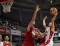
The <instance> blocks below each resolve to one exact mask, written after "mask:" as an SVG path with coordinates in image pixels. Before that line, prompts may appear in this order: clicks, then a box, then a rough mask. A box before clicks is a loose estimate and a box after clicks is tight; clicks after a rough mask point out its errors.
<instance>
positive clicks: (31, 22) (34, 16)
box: [27, 5, 40, 31]
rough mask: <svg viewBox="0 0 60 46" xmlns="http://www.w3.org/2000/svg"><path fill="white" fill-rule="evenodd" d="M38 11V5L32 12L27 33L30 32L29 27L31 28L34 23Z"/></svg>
mask: <svg viewBox="0 0 60 46" xmlns="http://www.w3.org/2000/svg"><path fill="white" fill-rule="evenodd" d="M39 9H40V8H39V5H37V7H36V10H35V12H34V14H33V17H32V20H31V21H30V23H29V24H28V27H27V31H29V30H30V27H32V25H33V21H35V19H36V14H37V12H38V11H39Z"/></svg>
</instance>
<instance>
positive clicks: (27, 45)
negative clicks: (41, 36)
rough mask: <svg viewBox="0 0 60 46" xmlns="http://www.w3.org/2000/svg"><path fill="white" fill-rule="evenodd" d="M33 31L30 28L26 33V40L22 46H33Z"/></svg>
mask: <svg viewBox="0 0 60 46" xmlns="http://www.w3.org/2000/svg"><path fill="white" fill-rule="evenodd" d="M33 30H34V29H33V28H30V31H28V32H27V33H26V38H25V41H24V44H23V46H34V38H33V37H32V31H33Z"/></svg>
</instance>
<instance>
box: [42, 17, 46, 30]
mask: <svg viewBox="0 0 60 46" xmlns="http://www.w3.org/2000/svg"><path fill="white" fill-rule="evenodd" d="M46 19H47V16H45V17H44V19H43V27H44V29H46V22H45V21H46Z"/></svg>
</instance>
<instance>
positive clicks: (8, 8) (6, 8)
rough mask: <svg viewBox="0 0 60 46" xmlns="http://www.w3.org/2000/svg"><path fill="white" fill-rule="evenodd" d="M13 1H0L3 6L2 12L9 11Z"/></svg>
mask: <svg viewBox="0 0 60 46" xmlns="http://www.w3.org/2000/svg"><path fill="white" fill-rule="evenodd" d="M13 2H14V1H11V0H10V1H7V2H2V3H1V5H2V7H3V12H4V13H8V12H11V6H12V4H13Z"/></svg>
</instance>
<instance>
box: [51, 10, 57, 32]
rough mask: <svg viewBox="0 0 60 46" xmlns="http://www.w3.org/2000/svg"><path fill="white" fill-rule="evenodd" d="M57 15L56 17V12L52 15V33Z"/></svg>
mask: <svg viewBox="0 0 60 46" xmlns="http://www.w3.org/2000/svg"><path fill="white" fill-rule="evenodd" d="M57 15H58V12H57V11H56V12H55V13H54V17H53V18H52V19H51V30H52V31H53V32H54V29H55V26H54V22H55V20H56V17H57Z"/></svg>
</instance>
